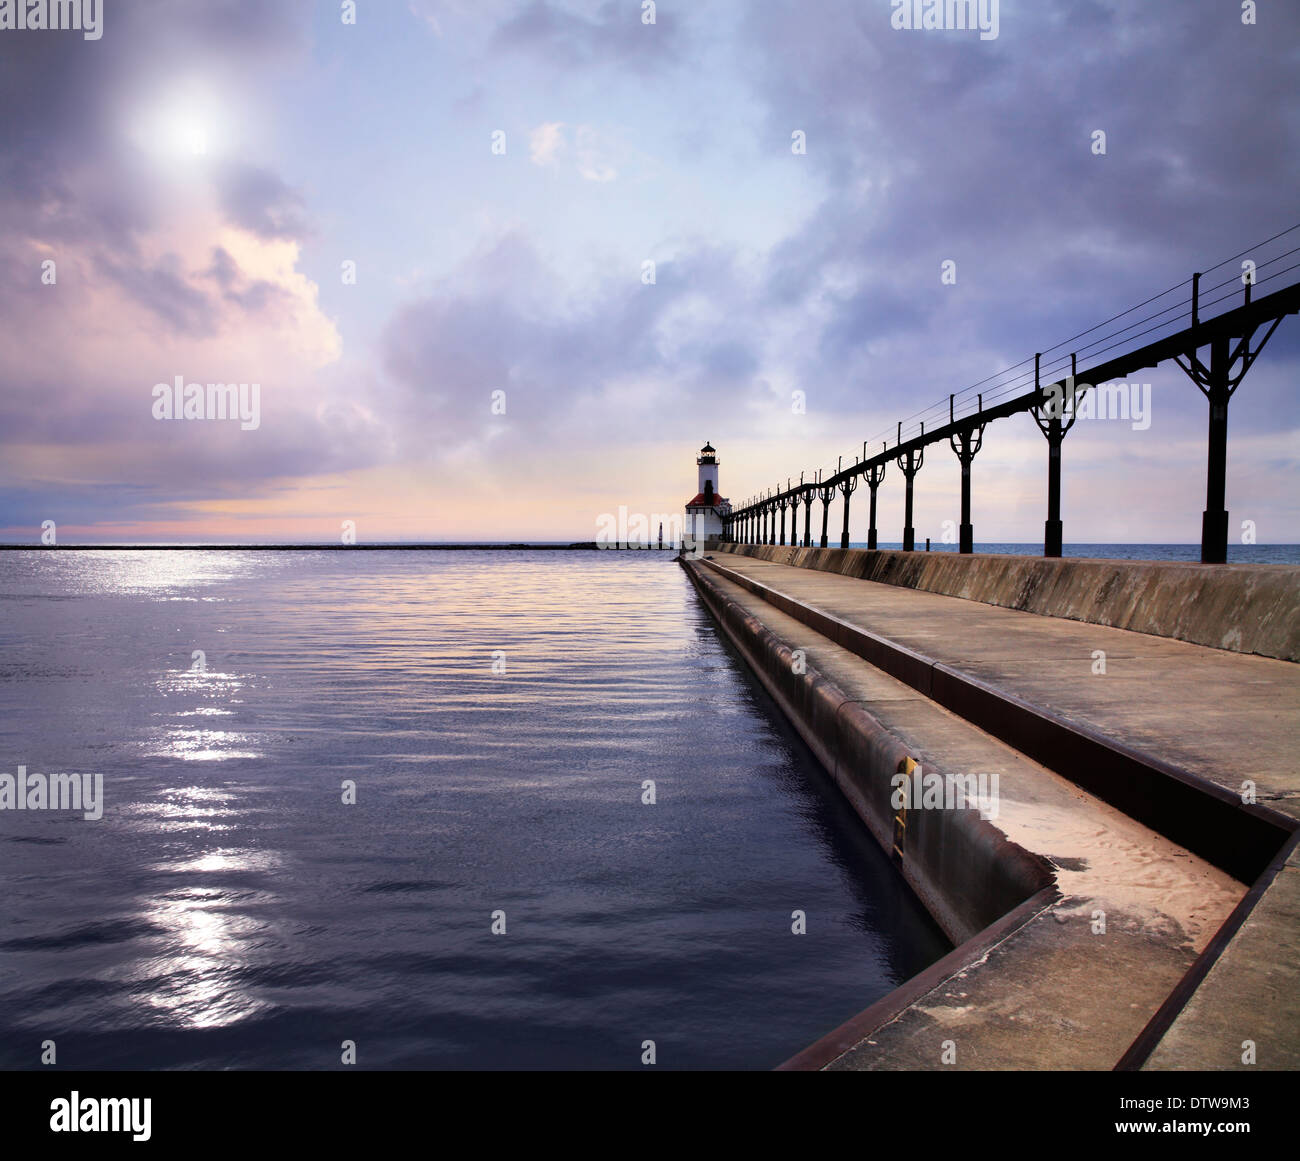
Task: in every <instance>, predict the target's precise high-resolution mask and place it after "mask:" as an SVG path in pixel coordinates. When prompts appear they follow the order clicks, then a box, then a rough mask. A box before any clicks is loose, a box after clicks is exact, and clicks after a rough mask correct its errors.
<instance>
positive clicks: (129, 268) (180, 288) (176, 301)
mask: <svg viewBox="0 0 1300 1161" xmlns="http://www.w3.org/2000/svg"><path fill="white" fill-rule="evenodd" d="M94 267H95V271H96V272H97V273H98V274H99V275H100V276H101V277H103V278H107V279H109V280H111V281H112V282H113V283H115V284H116V285H117V286H119V287H120V288H121V289H122V290H123V291H125V292H126V294H127V295H128V296H129V297H130V298H131V299H133V300H134V301H135V302H137V303H139V304H140V305H141V306H143V307H145V308H146V309H147V310H150V311H152V312H153V313H154V314H155V315H156V316H157V317H158V318H159V319H160V320H161V321H162V322H164V323H166V324H167V326H168V327H169V328H170V329H171V330H173V331H175V332H178V333H181V334H188V335H206V334H210V333H212V317H211V313H212V312H211V300H210V299H209V298H208V296H207V295H206V294H204V293H203V292H202V291H200V290H196V289H195V288H194V287H193V286H191V285H190V284H189V282H187V281H186V279H185V271H184V269H183V267H182V264H181V261H180V259H179V258H178V257H177V256H176V255H175V254H164V255H163V256H162V257H161V258H159V260H158V261H157V262H155V263H152V264H145V263H141V262H138V261H137V262H119V261H117V260H116V259H114V258H111V257H109V256H107V255H103V254H101V255H99V256H97V257H96V259H95V261H94Z"/></svg>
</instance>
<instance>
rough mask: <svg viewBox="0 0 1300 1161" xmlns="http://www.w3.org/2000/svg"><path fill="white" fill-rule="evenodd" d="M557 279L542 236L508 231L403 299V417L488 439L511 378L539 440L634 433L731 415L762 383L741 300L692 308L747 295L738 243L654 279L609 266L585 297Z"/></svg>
mask: <svg viewBox="0 0 1300 1161" xmlns="http://www.w3.org/2000/svg"><path fill="white" fill-rule="evenodd" d="M555 284H556V278H555V272H554V271H550V270H548V269H546V268H545V267H544V266H543V265H542V263H541V262H540V260H539V259H538V258H537V256H536V254H535V253H534V251H533V250H532V247H531V246H530V245H529V244H528V243H527V242H526V241H525V240H524V239H522V238H521V237H519V236H510V237H507V238H505V239H503V240H502V241H500V242H499V243H498V244H497V245H495V246H494V247H492V248H491V249H489V250H488V251H486V252H484V253H482V254H480V255H478V256H477V257H476V258H475V259H473V260H472V261H471V262H470V263H468V264H467V265H466V266H465V267H464V268H463V269H462V270H460V271H458V272H457V273H456V275H455V276H454V277H453V278H452V279H451V280H449V281H448V283H447V284H446V286H445V287H444V288H442V289H440V290H438V291H437V292H435V293H434V294H432V295H430V296H429V297H427V298H425V299H423V300H421V301H419V302H415V303H412V304H410V305H409V306H407V307H406V308H404V309H403V310H402V311H400V312H399V313H398V314H397V315H396V316H395V317H394V319H393V320H392V322H391V324H390V325H389V328H388V330H387V332H386V334H385V336H384V340H383V350H384V367H385V370H386V371H387V373H388V375H389V377H390V379H391V380H392V382H393V384H394V387H395V390H394V392H393V394H392V395H391V397H390V398H389V399H388V400H387V403H386V406H385V414H386V415H389V416H390V418H392V421H393V423H394V426H395V427H396V428H397V429H398V430H399V431H403V432H405V431H430V430H433V431H437V432H438V438H439V442H440V443H442V444H446V443H447V442H449V441H450V442H456V441H463V440H469V439H473V438H478V437H480V436H482V435H483V434H484V433H485V432H486V431H487V430H489V428H491V427H494V426H496V427H499V426H500V424H499V423H497V421H496V420H495V419H494V417H492V415H491V413H490V406H489V401H490V393H491V391H493V390H504V391H506V393H507V406H508V412H507V414H509V415H511V416H512V417H515V418H518V419H520V420H521V421H522V422H523V424H524V425H525V426H526V428H527V432H528V435H529V437H530V438H532V437H538V436H545V435H548V434H556V433H572V432H574V431H575V430H577V429H579V428H586V427H588V426H598V425H599V424H601V423H608V422H611V421H614V422H617V423H618V424H620V425H621V426H625V428H626V430H627V432H628V435H629V437H630V438H635V437H636V436H637V435H638V434H639V432H640V431H647V432H648V431H650V430H651V429H652V428H653V425H654V423H655V419H656V416H659V417H662V416H663V415H664V414H665V413H670V412H672V411H673V410H674V409H683V410H684V409H687V408H689V409H690V410H691V412H692V413H693V414H695V415H697V416H699V417H701V418H702V419H703V418H706V417H708V416H709V415H719V414H721V413H723V411H724V409H725V407H726V406H727V401H728V400H731V401H735V400H739V399H743V398H745V397H746V396H747V395H749V394H750V393H752V392H753V391H754V390H755V384H754V382H753V375H754V372H755V369H756V362H755V359H754V355H753V351H752V347H751V344H750V336H749V334H748V327H747V324H746V323H744V322H743V321H742V315H741V312H736V321H728V322H725V323H719V322H717V321H714V320H710V319H705V318H696V317H693V315H692V313H691V310H690V304H689V302H688V301H687V300H688V298H689V297H692V296H699V297H701V298H703V299H705V300H708V301H712V302H718V303H721V302H727V303H730V304H733V305H734V304H735V303H736V302H738V301H740V300H741V299H742V298H743V297H744V294H745V290H744V287H743V285H742V283H741V281H740V279H739V276H738V274H737V272H736V270H735V268H734V266H733V264H732V260H731V258H730V256H729V255H727V254H726V253H724V252H722V251H716V250H710V249H702V250H700V251H697V252H695V253H693V254H690V255H688V256H685V257H682V258H680V259H676V260H674V261H672V262H665V263H664V264H662V265H661V266H660V267H659V269H658V281H657V283H656V284H655V285H651V286H647V285H642V284H641V283H640V282H639V281H638V280H636V279H631V278H621V279H613V278H611V279H609V280H607V281H606V282H605V283H603V284H601V285H599V286H597V287H595V288H594V289H593V290H592V291H591V292H590V293H588V294H586V295H584V296H583V297H582V299H581V300H579V301H576V302H568V303H566V302H563V301H556V300H554V299H553V298H551V297H549V296H548V290H549V289H550V288H551V287H553V286H554V285H555Z"/></svg>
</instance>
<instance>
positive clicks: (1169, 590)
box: [709, 543, 1300, 661]
mask: <svg viewBox="0 0 1300 1161" xmlns="http://www.w3.org/2000/svg"><path fill="white" fill-rule="evenodd" d="M709 551H714V552H727V553H732V554H735V555H738V556H749V557H753V558H756V559H759V560H767V561H772V562H774V563H778V564H791V565H795V566H797V567H800V568H805V569H815V570H819V571H826V572H834V573H838V574H840V575H843V576H851V577H856V578H858V579H860V580H870V581H876V582H878V583H880V584H887V585H893V586H897V587H900V588H906V589H914V590H918V591H924V592H930V593H937V594H940V595H943V596H950V597H961V598H963V599H965V600H970V601H979V602H982V603H984V604H989V605H998V606H1001V607H1003V608H1008V609H1018V610H1021V611H1023V612H1029V613H1038V614H1041V615H1045V616H1052V617H1063V618H1067V619H1069V620H1075V621H1086V622H1089V623H1091V624H1095V625H1109V626H1113V627H1115V628H1119V629H1129V630H1132V631H1134V632H1138V633H1149V634H1152V635H1154V636H1158V637H1171V638H1176V639H1178V640H1181V641H1190V642H1194V643H1195V644H1198V645H1209V646H1212V647H1213V648H1216V649H1226V650H1232V651H1235V652H1239V653H1257V654H1260V655H1261V656H1264V657H1277V658H1281V659H1283V660H1287V661H1297V660H1300V567H1297V566H1295V565H1255V564H1213V565H1203V564H1187V563H1180V562H1163V561H1132V560H1123V561H1120V560H1082V559H1078V558H1063V559H1059V560H1048V559H1045V558H1043V557H1037V556H1009V555H1001V554H978V553H977V554H974V555H970V556H962V555H960V554H959V553H955V552H894V551H881V552H868V551H866V550H863V549H849V550H847V551H844V550H841V549H838V548H793V547H790V546H775V545H762V544H714V543H711V544H710V546H709Z"/></svg>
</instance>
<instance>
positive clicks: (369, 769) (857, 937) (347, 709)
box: [0, 551, 948, 1069]
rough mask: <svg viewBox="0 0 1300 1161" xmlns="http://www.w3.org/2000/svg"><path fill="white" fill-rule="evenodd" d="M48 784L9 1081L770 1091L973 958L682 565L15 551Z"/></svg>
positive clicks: (1, 988)
mask: <svg viewBox="0 0 1300 1161" xmlns="http://www.w3.org/2000/svg"><path fill="white" fill-rule="evenodd" d="M196 650H201V651H202V654H203V656H202V657H201V658H196V657H195V656H194V654H195V651H196ZM19 766H25V767H26V769H27V772H28V776H29V778H30V777H31V776H32V775H53V774H56V773H77V774H86V775H102V779H103V795H104V809H103V817H102V818H101V819H99V820H98V821H92V820H87V819H84V818H83V817H82V816H81V814H80V813H75V812H68V811H32V810H27V811H13V810H4V811H0V881H2V882H3V884H4V890H3V893H2V894H0V1066H2V1067H6V1068H34V1067H38V1066H39V1058H40V1052H41V1044H42V1042H43V1041H46V1040H53V1041H55V1043H56V1049H57V1063H58V1065H59V1066H61V1067H67V1068H74V1069H85V1068H91V1069H93V1068H114V1069H117V1068H121V1069H125V1068H131V1069H138V1068H139V1069H150V1068H332V1067H341V1065H340V1055H341V1052H342V1048H341V1045H342V1042H343V1041H345V1040H351V1041H354V1042H355V1044H356V1053H357V1064H358V1066H359V1067H362V1068H599V1069H617V1068H639V1067H641V1055H642V1043H643V1041H646V1040H653V1041H654V1042H655V1046H656V1056H657V1067H660V1068H669V1069H671V1068H769V1067H771V1066H773V1065H775V1064H777V1063H779V1062H780V1061H782V1060H783V1059H785V1058H786V1057H788V1056H789V1055H791V1054H792V1053H794V1052H796V1051H798V1050H799V1049H800V1048H802V1047H804V1046H805V1045H806V1044H808V1043H810V1042H811V1041H812V1040H814V1039H815V1038H817V1037H818V1036H819V1035H821V1034H822V1033H824V1032H826V1031H828V1030H830V1029H831V1028H832V1027H834V1026H835V1025H837V1024H838V1023H840V1022H841V1021H843V1020H845V1019H847V1018H849V1017H850V1016H852V1015H854V1014H855V1013H857V1012H858V1011H859V1010H861V1009H862V1008H863V1007H865V1006H866V1005H868V1004H869V1003H871V1002H873V1001H874V1000H876V999H878V998H879V997H880V996H882V995H883V994H885V993H886V992H888V991H889V990H890V989H891V988H893V987H894V986H895V985H896V984H898V983H899V982H901V981H902V980H904V979H906V978H907V977H909V976H910V975H913V974H915V973H916V972H917V971H919V970H921V969H922V968H924V967H925V966H927V965H928V964H929V963H931V962H933V961H934V960H935V959H937V958H938V957H939V956H941V955H942V954H944V953H945V952H946V951H947V950H948V944H947V943H946V942H945V940H944V939H943V937H942V935H941V933H940V932H939V931H938V929H937V928H936V927H935V925H934V924H933V922H932V921H931V920H930V919H929V917H928V916H927V915H926V913H925V912H924V910H923V909H922V908H921V907H920V905H919V904H918V903H917V902H916V900H915V899H914V898H913V896H912V895H911V894H910V892H909V891H908V890H907V889H906V887H905V886H904V885H903V884H902V882H901V880H900V879H899V878H898V877H897V875H896V873H895V872H894V870H893V868H892V866H891V865H890V864H889V862H888V861H887V860H886V858H885V857H884V855H883V854H882V853H881V852H880V851H879V849H878V848H877V847H876V846H875V845H874V843H873V842H872V841H871V840H870V839H869V838H868V837H867V836H866V834H865V832H864V829H863V828H862V826H861V824H860V823H858V821H857V820H856V818H855V817H854V816H853V815H852V813H851V811H850V810H849V808H848V807H847V805H846V804H845V803H844V802H843V801H842V800H841V799H840V797H839V795H838V792H837V791H836V790H835V789H834V787H833V785H831V784H830V782H829V780H828V779H827V778H826V777H825V776H824V774H823V773H822V772H821V771H820V768H819V767H817V765H816V764H815V762H814V760H813V759H812V757H811V756H810V754H809V753H808V752H807V751H806V749H805V748H804V747H803V745H802V744H801V743H800V742H799V740H798V739H797V737H795V736H794V735H793V733H792V732H791V731H790V729H789V728H788V727H787V726H786V725H785V723H784V721H783V719H781V718H780V716H779V714H778V713H777V712H776V711H775V709H774V708H773V706H772V705H771V703H770V702H769V700H768V699H767V697H766V695H765V694H764V693H763V691H762V690H761V689H760V688H759V687H758V686H757V684H756V683H755V682H754V680H753V679H752V677H751V676H750V675H749V674H748V672H747V671H746V669H745V668H744V666H743V665H742V664H741V663H740V662H739V661H738V659H737V658H736V657H735V656H734V655H733V653H732V652H731V651H730V649H729V647H728V646H727V645H725V644H724V642H723V641H722V640H721V639H720V637H719V634H718V632H717V630H716V628H715V626H714V625H713V623H712V622H711V620H710V619H709V617H708V616H707V614H706V613H705V612H704V611H703V609H702V607H701V606H700V604H699V602H698V600H697V598H696V596H695V594H694V591H693V590H692V589H691V587H690V585H689V583H688V582H687V580H686V578H685V576H684V574H683V572H682V570H681V569H680V568H679V567H678V566H677V565H676V564H674V563H673V562H672V560H671V559H670V558H669V555H668V554H658V553H654V554H649V553H647V554H638V553H592V552H574V553H556V552H539V551H517V552H515V551H495V552H472V551H470V552H421V551H405V552H386V551H378V552H375V551H370V552H364V553H363V552H356V553H352V552H343V551H333V552H286V553H279V552H240V551H206V552H183V551H169V552H132V551H116V552H75V551H62V552H57V553H38V552H5V553H0V774H10V775H15V776H16V775H17V769H18V767H19ZM647 780H653V782H654V793H655V796H656V802H655V803H654V804H653V805H649V804H645V803H643V801H642V799H643V796H644V795H645V794H646V790H645V789H644V788H643V784H644V783H645V782H646V781H647ZM345 783H351V784H354V785H355V799H356V801H355V804H353V805H345V804H344V802H343V797H344V795H345V789H344V784H345ZM796 910H798V911H803V912H804V913H805V914H806V923H807V934H804V935H795V934H793V933H792V931H791V927H792V922H793V920H792V912H794V911H796ZM494 912H503V913H504V926H505V932H504V934H493V931H492V927H493V913H494ZM500 925H501V921H500V919H498V923H497V926H498V927H499V926H500Z"/></svg>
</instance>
